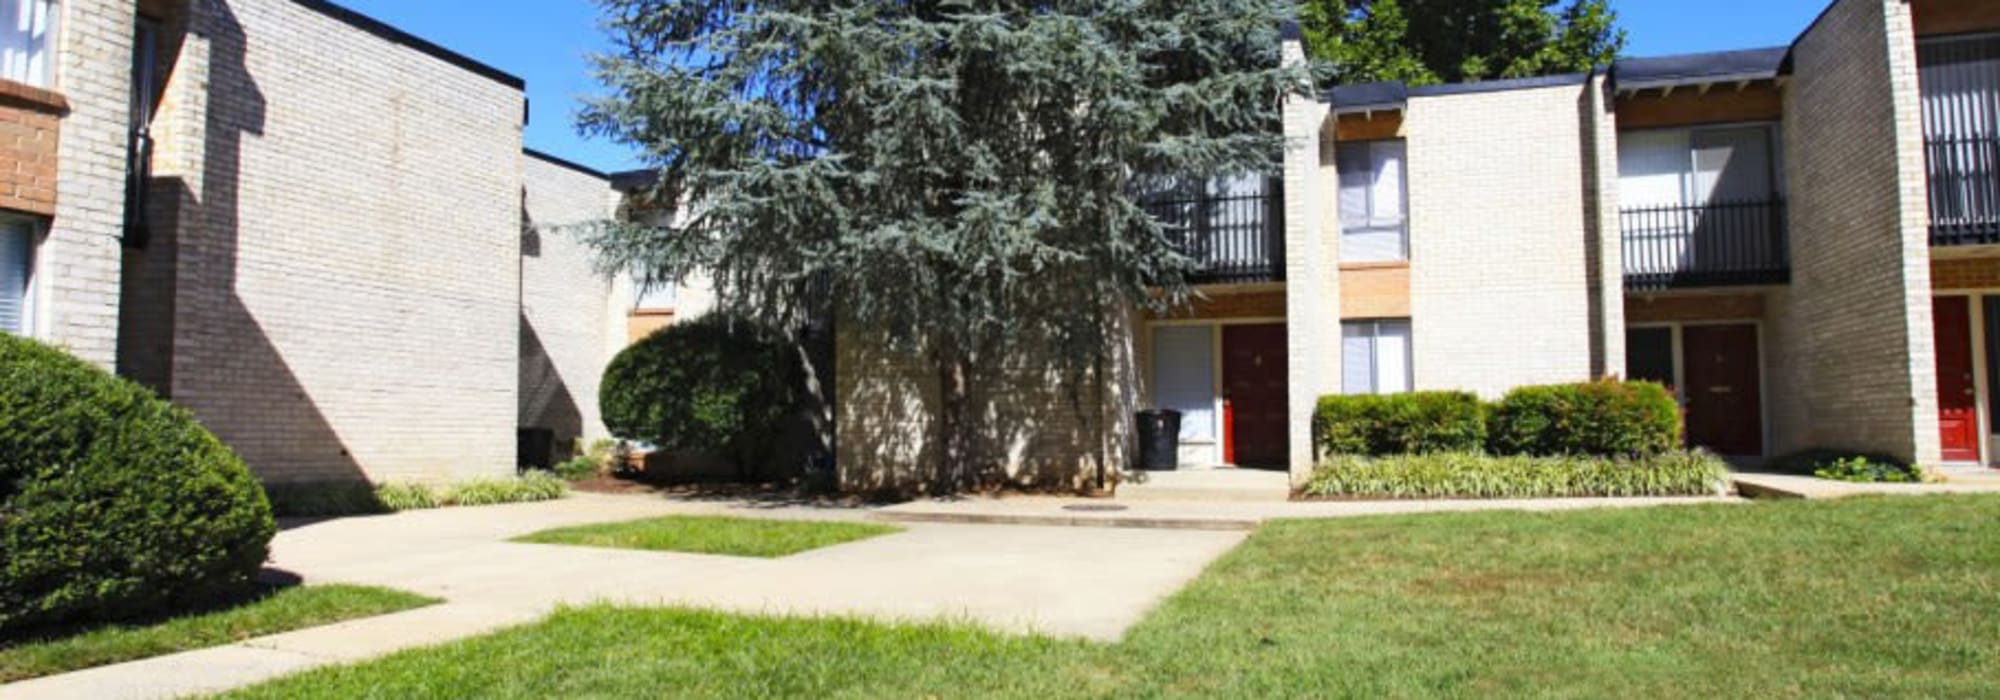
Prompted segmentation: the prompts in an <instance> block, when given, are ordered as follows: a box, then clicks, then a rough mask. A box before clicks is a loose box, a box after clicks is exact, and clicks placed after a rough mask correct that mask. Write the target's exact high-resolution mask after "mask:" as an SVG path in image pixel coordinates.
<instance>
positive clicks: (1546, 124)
mask: <svg viewBox="0 0 2000 700" xmlns="http://www.w3.org/2000/svg"><path fill="white" fill-rule="evenodd" d="M1583 93H1584V90H1583V89H1582V88H1581V87H1580V86H1574V85H1572V86H1562V87H1548V88H1535V89H1517V90H1507V91H1498V92H1483V93H1473V94H1461V95H1447V96H1433V97H1415V98H1412V99H1411V100H1410V104H1409V109H1408V112H1407V114H1406V116H1405V117H1404V128H1405V131H1406V133H1407V135H1408V139H1409V183H1410V187H1409V195H1410V258H1411V263H1410V264H1411V279H1410V302H1411V303H1410V310H1411V315H1412V317H1413V318H1412V323H1413V325H1414V337H1413V340H1412V342H1413V344H1414V346H1415V347H1414V355H1415V372H1416V384H1417V388H1419V389H1425V390H1433V389H1436V390H1468V391H1475V392H1478V393H1480V394H1481V395H1484V396H1487V397H1489V398H1490V397H1496V396H1498V395H1500V394H1502V393H1504V392H1505V391H1506V390H1508V389H1510V388H1512V387H1515V386H1520V385H1525V384H1552V383H1560V382H1574V381H1581V380H1585V379H1589V378H1590V375H1591V343H1590V332H1591V326H1592V319H1591V316H1590V310H1591V309H1590V307H1591V304H1590V292H1591V290H1590V288H1589V279H1588V275H1587V271H1586V269H1585V260H1586V257H1587V252H1586V251H1587V247H1586V241H1587V239H1588V237H1587V232H1586V229H1585V216H1584V212H1585V208H1584V180H1583V176H1584V166H1585V150H1584V147H1583V137H1582V134H1580V133H1579V130H1580V128H1582V126H1581V125H1580V120H1579V117H1578V115H1579V100H1582V99H1584V95H1583ZM1337 368H1338V365H1332V366H1330V367H1329V368H1328V369H1326V370H1324V371H1337Z"/></svg>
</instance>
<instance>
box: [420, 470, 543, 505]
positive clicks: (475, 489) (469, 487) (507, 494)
mask: <svg viewBox="0 0 2000 700" xmlns="http://www.w3.org/2000/svg"><path fill="white" fill-rule="evenodd" d="M566 495H569V482H566V481H563V480H562V479H561V478H558V477H556V476H554V475H551V474H543V473H539V472H537V473H530V474H528V475H527V476H523V477H520V478H503V479H493V478H488V479H473V480H471V481H465V482H460V483H458V484H455V485H452V486H450V487H447V488H445V489H444V490H443V491H442V492H440V493H439V494H438V496H437V502H438V503H441V504H443V505H450V506H493V505H501V504H506V503H533V502H536V501H553V500H556V499H559V498H562V497H563V496H566Z"/></svg>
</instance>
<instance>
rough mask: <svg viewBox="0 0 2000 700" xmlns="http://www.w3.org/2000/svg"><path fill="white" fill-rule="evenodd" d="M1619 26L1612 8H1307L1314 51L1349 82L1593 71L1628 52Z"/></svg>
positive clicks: (1450, 3) (1359, 1)
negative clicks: (1623, 52)
mask: <svg viewBox="0 0 2000 700" xmlns="http://www.w3.org/2000/svg"><path fill="white" fill-rule="evenodd" d="M1558 5H1561V7H1560V8H1558V7H1557V6H1558ZM1617 20H1618V15H1617V13H1616V12H1613V11H1612V10H1611V8H1610V3H1609V0H1567V2H1566V3H1565V2H1563V1H1562V0H1306V2H1305V3H1304V6H1303V7H1302V8H1301V9H1300V24H1301V25H1302V26H1303V27H1304V29H1305V34H1306V44H1307V50H1308V51H1310V52H1311V53H1312V55H1313V57H1314V58H1315V59H1317V60H1319V61H1321V62H1322V63H1323V64H1324V65H1323V67H1324V68H1325V69H1326V70H1328V71H1330V72H1331V73H1332V75H1333V76H1334V79H1335V80H1337V81H1338V82H1342V83H1361V82H1371V81H1376V80H1400V81H1403V82H1407V83H1410V84H1412V85H1429V84H1435V83H1453V82H1464V81H1472V80H1488V79H1494V78H1524V77H1529V76H1536V75H1552V74H1557V73H1570V72H1581V71H1586V70H1590V68H1591V67H1592V66H1598V65H1603V64H1604V63H1606V62H1608V61H1610V60H1611V59H1613V58H1615V57H1617V55H1618V52H1619V51H1620V50H1621V49H1623V48H1625V32H1624V30H1621V29H1619V28H1618V27H1617Z"/></svg>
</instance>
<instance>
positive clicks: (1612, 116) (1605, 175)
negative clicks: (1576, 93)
mask: <svg viewBox="0 0 2000 700" xmlns="http://www.w3.org/2000/svg"><path fill="white" fill-rule="evenodd" d="M1578 106H1579V107H1580V108H1581V110H1582V115H1583V124H1584V127H1583V135H1584V141H1583V147H1584V170H1583V179H1584V192H1583V196H1584V211H1583V214H1584V230H1585V236H1584V254H1585V258H1584V275H1585V276H1586V277H1587V278H1588V279H1589V283H1588V286H1589V289H1590V292H1589V293H1590V303H1589V312H1588V313H1589V314H1590V354H1591V362H1590V373H1591V374H1592V375H1596V376H1600V377H1608V376H1623V375H1624V374H1625V246H1624V238H1625V237H1624V233H1623V230H1622V229H1621V228H1620V224H1619V211H1618V208H1619V203H1618V202H1619V199H1618V175H1619V173H1618V127H1619V124H1620V122H1619V115H1618V112H1617V105H1616V104H1615V102H1614V100H1613V96H1612V94H1611V84H1610V80H1609V79H1608V78H1607V77H1606V76H1602V75H1599V76H1593V77H1592V78H1591V82H1590V85H1589V86H1588V88H1587V89H1586V90H1585V92H1584V99H1583V100H1582V102H1581V104H1579V105H1578Z"/></svg>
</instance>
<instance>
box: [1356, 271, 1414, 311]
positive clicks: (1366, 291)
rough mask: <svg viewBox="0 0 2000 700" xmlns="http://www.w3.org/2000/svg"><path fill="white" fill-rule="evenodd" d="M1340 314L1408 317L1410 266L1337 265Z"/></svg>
mask: <svg viewBox="0 0 2000 700" xmlns="http://www.w3.org/2000/svg"><path fill="white" fill-rule="evenodd" d="M1340 317H1341V318H1342V319H1365V318H1409V317H1410V266H1409V265H1401V264H1398V265H1343V266H1341V268H1340Z"/></svg>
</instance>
